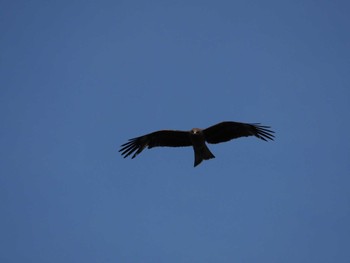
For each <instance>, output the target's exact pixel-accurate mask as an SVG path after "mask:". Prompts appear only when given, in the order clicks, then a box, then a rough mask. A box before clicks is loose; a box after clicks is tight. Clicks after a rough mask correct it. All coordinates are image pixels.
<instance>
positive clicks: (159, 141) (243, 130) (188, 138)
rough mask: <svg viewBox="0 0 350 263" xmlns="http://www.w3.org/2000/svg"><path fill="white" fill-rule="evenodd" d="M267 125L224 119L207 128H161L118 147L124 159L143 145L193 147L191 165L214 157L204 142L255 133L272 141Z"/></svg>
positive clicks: (271, 134) (140, 150)
mask: <svg viewBox="0 0 350 263" xmlns="http://www.w3.org/2000/svg"><path fill="white" fill-rule="evenodd" d="M269 128H270V127H268V126H261V125H260V124H258V123H254V124H248V123H241V122H233V121H226V122H221V123H218V124H216V125H213V126H211V127H209V128H206V129H199V128H193V129H192V130H190V131H177V130H161V131H156V132H152V133H149V134H146V135H143V136H140V137H136V138H133V139H130V140H129V141H128V142H127V143H124V144H123V145H122V146H121V149H120V150H119V151H120V152H121V154H122V155H123V156H124V158H126V157H128V156H129V155H130V154H132V153H133V155H132V158H135V157H136V156H137V155H138V154H139V153H141V152H142V151H143V149H145V148H146V147H148V148H153V147H158V146H168V147H184V146H192V147H193V150H194V155H195V158H194V166H197V165H198V164H200V163H201V162H202V161H203V160H209V159H212V158H215V156H214V155H213V154H212V153H211V152H210V150H209V148H208V147H207V145H206V142H208V143H221V142H226V141H229V140H232V139H236V138H239V137H247V136H255V137H257V138H259V139H262V140H264V141H267V140H273V139H274V135H273V133H274V132H273V131H271V130H269Z"/></svg>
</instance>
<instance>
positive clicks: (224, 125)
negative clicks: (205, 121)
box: [203, 121, 275, 143]
mask: <svg viewBox="0 0 350 263" xmlns="http://www.w3.org/2000/svg"><path fill="white" fill-rule="evenodd" d="M203 133H204V136H205V139H206V141H207V142H208V143H220V142H227V141H229V140H232V139H236V138H239V137H247V136H255V137H257V138H259V139H262V140H264V141H267V140H273V139H274V137H275V136H274V135H273V133H274V131H271V130H270V127H269V126H262V125H260V123H252V124H249V123H242V122H234V121H225V122H221V123H218V124H216V125H213V126H211V127H209V128H207V129H204V130H203Z"/></svg>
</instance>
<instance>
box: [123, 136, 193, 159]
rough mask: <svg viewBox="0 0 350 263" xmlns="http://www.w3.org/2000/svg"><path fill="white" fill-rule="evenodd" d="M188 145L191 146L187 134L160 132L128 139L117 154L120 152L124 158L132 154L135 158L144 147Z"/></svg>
mask: <svg viewBox="0 0 350 263" xmlns="http://www.w3.org/2000/svg"><path fill="white" fill-rule="evenodd" d="M190 145H192V143H191V139H190V134H189V132H187V131H176V130H162V131H156V132H152V133H149V134H146V135H143V136H140V137H136V138H133V139H130V140H129V141H128V142H127V143H124V144H123V145H121V149H120V150H119V152H121V154H122V155H123V156H124V158H125V157H128V156H129V155H130V154H132V153H134V155H133V156H132V158H135V157H136V155H138V154H139V153H141V152H142V151H143V149H145V148H146V147H148V148H153V147H157V146H168V147H181V146H190Z"/></svg>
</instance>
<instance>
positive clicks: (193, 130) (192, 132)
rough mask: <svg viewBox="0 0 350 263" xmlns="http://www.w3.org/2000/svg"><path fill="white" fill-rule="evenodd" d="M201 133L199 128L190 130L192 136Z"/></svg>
mask: <svg viewBox="0 0 350 263" xmlns="http://www.w3.org/2000/svg"><path fill="white" fill-rule="evenodd" d="M201 133H202V130H201V129H199V128H193V129H192V130H191V134H193V135H198V134H201Z"/></svg>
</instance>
